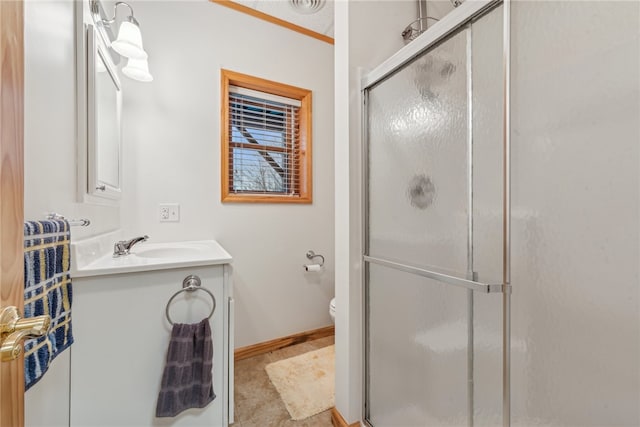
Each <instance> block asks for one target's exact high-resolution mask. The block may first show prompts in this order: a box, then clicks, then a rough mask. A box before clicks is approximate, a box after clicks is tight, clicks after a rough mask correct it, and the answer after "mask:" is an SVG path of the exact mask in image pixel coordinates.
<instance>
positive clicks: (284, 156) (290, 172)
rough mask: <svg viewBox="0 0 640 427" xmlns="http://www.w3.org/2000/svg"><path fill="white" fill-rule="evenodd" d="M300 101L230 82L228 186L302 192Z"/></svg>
mask: <svg viewBox="0 0 640 427" xmlns="http://www.w3.org/2000/svg"><path fill="white" fill-rule="evenodd" d="M299 109H300V101H298V100H295V99H290V98H285V97H282V96H277V95H272V94H268V93H263V92H259V91H255V90H251V89H246V88H241V87H237V86H231V85H230V86H229V138H230V140H229V172H228V173H229V191H230V192H233V193H259V194H289V195H297V194H299V192H300V178H299V171H300V162H301V158H300V124H299Z"/></svg>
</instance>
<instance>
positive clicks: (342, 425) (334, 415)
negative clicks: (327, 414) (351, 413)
mask: <svg viewBox="0 0 640 427" xmlns="http://www.w3.org/2000/svg"><path fill="white" fill-rule="evenodd" d="M331 424H333V427H360V422H355V423H353V424H348V423H347V422H346V421H345V420H344V418H342V415H341V414H340V412H339V411H338V410H337V409H336V407H335V406H334V407H333V408H331Z"/></svg>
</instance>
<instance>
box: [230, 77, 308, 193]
mask: <svg viewBox="0 0 640 427" xmlns="http://www.w3.org/2000/svg"><path fill="white" fill-rule="evenodd" d="M220 77H221V79H220V80H221V90H220V92H221V103H220V105H221V109H220V113H221V114H220V133H221V138H220V147H221V190H222V191H221V201H222V202H225V203H226V202H240V203H312V201H313V197H312V179H311V178H312V175H311V165H312V152H311V115H312V114H311V113H312V111H311V91H310V90H308V89H302V88H299V87H295V86H290V85H286V84H282V83H277V82H274V81H271V80H266V79H261V78H259V77H253V76H249V75H247V74H241V73H237V72H235V71H230V70H225V69H222V70H220ZM229 86H238V87H242V88H246V89H253V90H257V91H260V92H264V93H269V94H272V95H278V96H284V97H287V98H291V99H296V100H298V101H300V104H301V105H300V108H299V110H298V114H299V121H300V123H299V126H300V129H299V133H300V135H299V152H300V165H299V168H298V170H297V175H298V180H297V182H298V185H299V189H298V190H299V194H296V195H291V194H264V193H250V192H245V193H235V192H233V191H231V189H230V186H231V179H230V176H231V175H230V170H229V168H230V162H229V159H230V157H229V150H230V147H229V141H230V139H231V134H230V125H229V124H230V107H229Z"/></svg>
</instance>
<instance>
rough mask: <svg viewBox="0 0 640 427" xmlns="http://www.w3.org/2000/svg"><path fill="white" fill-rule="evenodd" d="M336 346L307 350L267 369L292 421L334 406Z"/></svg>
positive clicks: (270, 365) (271, 364)
mask: <svg viewBox="0 0 640 427" xmlns="http://www.w3.org/2000/svg"><path fill="white" fill-rule="evenodd" d="M334 359H335V346H333V345H330V346H328V347H324V348H321V349H319V350H315V351H310V352H308V353H304V354H301V355H300V356H296V357H291V358H289V359H284V360H279V361H277V362H274V363H270V364H268V365H267V366H266V368H265V369H266V370H267V374H268V375H269V379H270V380H271V382H272V383H273V385H274V386H275V387H276V389H277V390H278V393H280V397H281V398H282V400H283V402H284V405H285V406H286V407H287V411H289V414H290V415H291V419H293V420H303V419H305V418H308V417H310V416H312V415H315V414H318V413H320V412H322V411H326V410H327V409H329V408H331V407H333V406H334V405H335V384H334V376H335V368H334Z"/></svg>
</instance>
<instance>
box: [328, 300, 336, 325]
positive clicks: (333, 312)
mask: <svg viewBox="0 0 640 427" xmlns="http://www.w3.org/2000/svg"><path fill="white" fill-rule="evenodd" d="M329 316H331V321H332V322H333V323H336V299H335V298H333V299H332V300H331V302H330V303H329Z"/></svg>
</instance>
